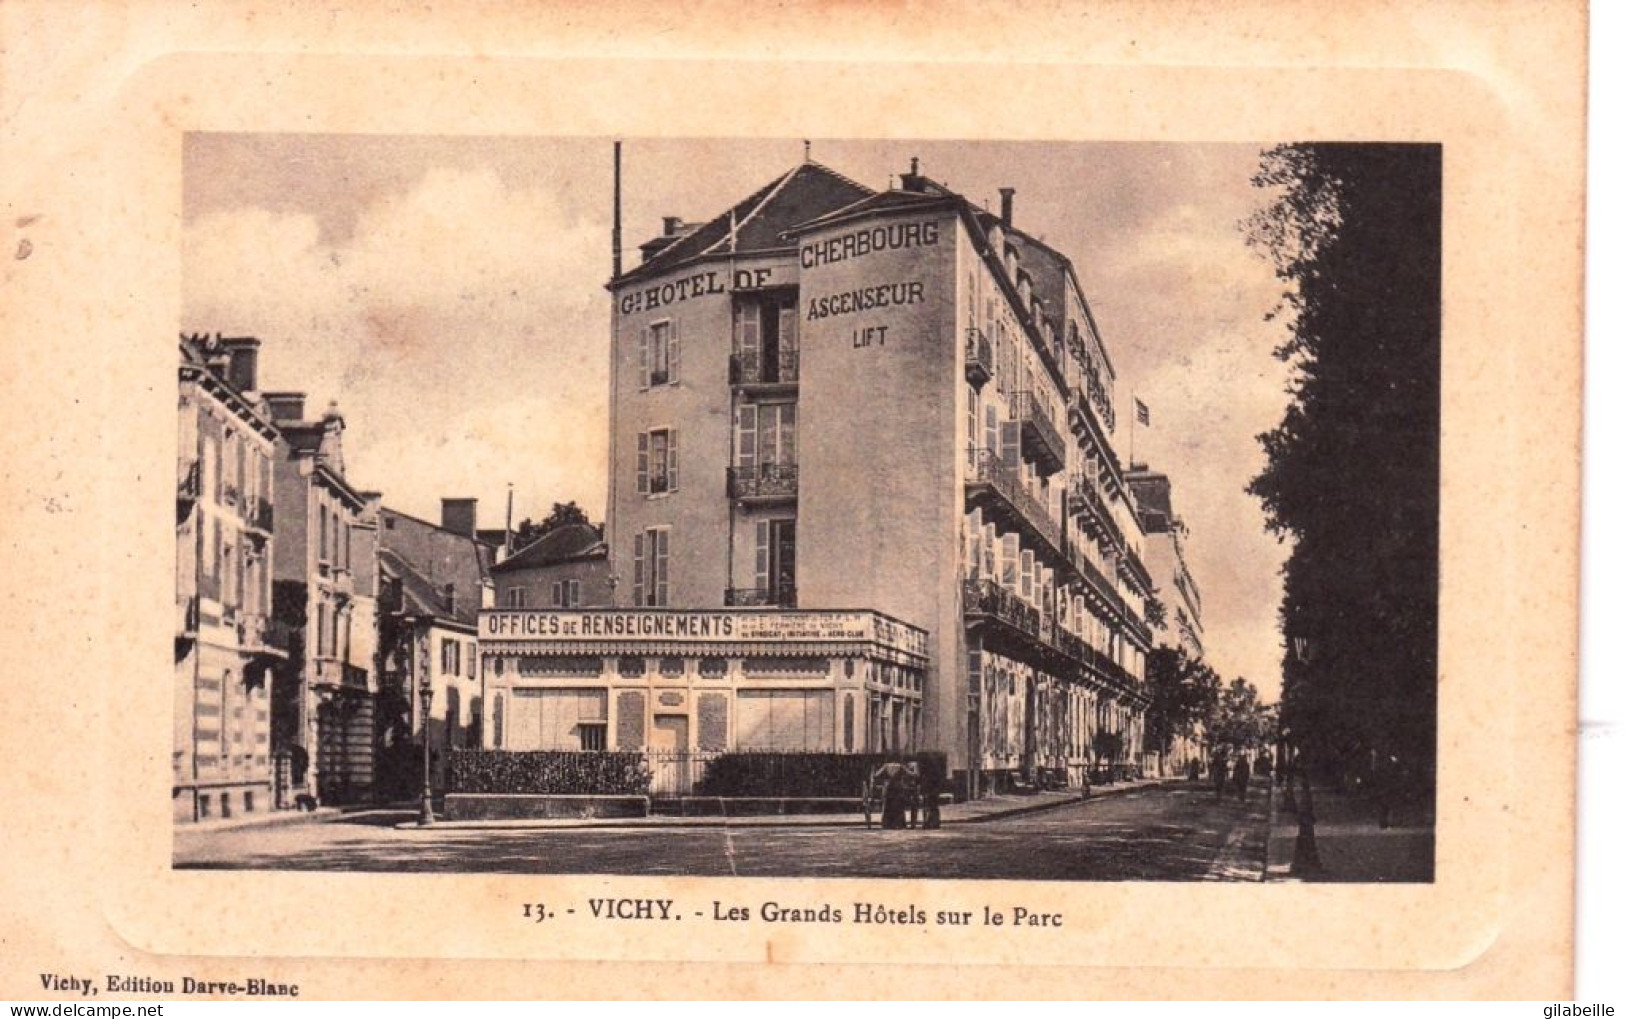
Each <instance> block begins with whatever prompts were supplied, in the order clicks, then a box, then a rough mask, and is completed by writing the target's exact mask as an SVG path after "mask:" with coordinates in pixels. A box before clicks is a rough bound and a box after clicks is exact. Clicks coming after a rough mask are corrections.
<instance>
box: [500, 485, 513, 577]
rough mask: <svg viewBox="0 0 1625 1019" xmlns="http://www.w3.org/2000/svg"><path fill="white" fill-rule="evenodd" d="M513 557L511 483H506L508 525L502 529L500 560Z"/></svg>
mask: <svg viewBox="0 0 1625 1019" xmlns="http://www.w3.org/2000/svg"><path fill="white" fill-rule="evenodd" d="M511 555H513V482H511V481H510V482H508V523H507V526H506V527H504V528H503V529H502V558H504V559H506V558H508V557H509V556H511Z"/></svg>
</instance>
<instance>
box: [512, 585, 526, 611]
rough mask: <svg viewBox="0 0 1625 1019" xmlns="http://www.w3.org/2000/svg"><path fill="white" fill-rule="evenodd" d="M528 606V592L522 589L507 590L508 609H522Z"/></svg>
mask: <svg viewBox="0 0 1625 1019" xmlns="http://www.w3.org/2000/svg"><path fill="white" fill-rule="evenodd" d="M529 604H530V591H529V589H528V588H523V587H510V588H508V608H510V609H522V608H526V607H528V606H529Z"/></svg>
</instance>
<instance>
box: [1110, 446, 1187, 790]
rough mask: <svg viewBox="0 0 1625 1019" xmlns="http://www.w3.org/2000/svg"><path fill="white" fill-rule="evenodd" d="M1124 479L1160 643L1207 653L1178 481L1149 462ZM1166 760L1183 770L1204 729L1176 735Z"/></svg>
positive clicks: (1173, 770)
mask: <svg viewBox="0 0 1625 1019" xmlns="http://www.w3.org/2000/svg"><path fill="white" fill-rule="evenodd" d="M1124 480H1125V481H1127V482H1128V486H1129V491H1130V492H1131V493H1132V494H1133V496H1134V505H1135V508H1136V510H1137V511H1138V514H1139V517H1140V527H1141V529H1142V530H1144V531H1145V563H1146V568H1147V569H1148V570H1149V571H1150V573H1151V580H1152V583H1153V585H1154V586H1155V588H1156V597H1157V600H1158V601H1159V602H1160V603H1161V604H1162V611H1163V618H1162V625H1160V626H1158V627H1155V628H1154V633H1155V640H1156V643H1157V645H1158V646H1160V647H1166V648H1170V649H1177V650H1179V651H1182V652H1184V654H1185V656H1186V657H1187V658H1201V657H1202V656H1203V649H1202V593H1201V590H1200V589H1199V588H1198V587H1197V586H1196V580H1195V578H1194V577H1192V576H1191V571H1190V565H1189V563H1188V562H1187V561H1186V559H1185V539H1186V535H1187V532H1186V529H1185V522H1184V521H1183V520H1181V519H1180V518H1179V517H1178V516H1177V515H1175V513H1174V509H1173V485H1172V483H1171V482H1170V481H1169V480H1168V475H1166V474H1163V473H1161V472H1159V471H1153V470H1151V469H1150V468H1148V467H1146V466H1145V465H1144V464H1133V465H1131V467H1130V469H1129V471H1128V473H1127V474H1125V475H1124ZM1168 756H1169V759H1168V760H1167V761H1166V762H1155V764H1154V765H1153V766H1154V767H1160V768H1161V770H1163V771H1164V772H1167V773H1178V772H1182V771H1183V770H1184V769H1185V768H1186V767H1187V766H1188V765H1189V763H1190V761H1191V760H1192V759H1194V758H1199V757H1201V756H1202V748H1201V741H1200V738H1199V733H1198V732H1193V733H1190V734H1184V735H1180V736H1176V737H1175V739H1174V742H1173V745H1172V746H1171V748H1170V749H1169V755H1168ZM1163 765H1165V767H1162V766H1163Z"/></svg>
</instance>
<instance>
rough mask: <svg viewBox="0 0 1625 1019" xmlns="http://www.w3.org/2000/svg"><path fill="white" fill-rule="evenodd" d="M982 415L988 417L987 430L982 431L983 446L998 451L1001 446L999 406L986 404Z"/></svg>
mask: <svg viewBox="0 0 1625 1019" xmlns="http://www.w3.org/2000/svg"><path fill="white" fill-rule="evenodd" d="M982 416H983V417H984V418H985V419H986V431H984V432H983V433H982V447H983V448H984V449H986V450H988V451H989V452H996V451H997V450H998V448H999V408H997V407H995V406H993V404H991V403H989V404H985V405H984V406H983V408H982Z"/></svg>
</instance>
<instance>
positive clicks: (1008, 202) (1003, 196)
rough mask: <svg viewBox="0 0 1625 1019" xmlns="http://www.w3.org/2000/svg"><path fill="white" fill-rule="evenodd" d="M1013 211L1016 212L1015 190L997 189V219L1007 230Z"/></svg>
mask: <svg viewBox="0 0 1625 1019" xmlns="http://www.w3.org/2000/svg"><path fill="white" fill-rule="evenodd" d="M1015 211H1016V189H1015V188H1000V189H999V219H1000V220H1001V221H1002V222H1003V223H1004V225H1005V227H1006V228H1007V229H1008V228H1009V226H1010V220H1011V217H1012V216H1013V214H1014V213H1015Z"/></svg>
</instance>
